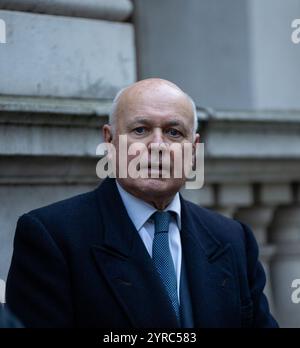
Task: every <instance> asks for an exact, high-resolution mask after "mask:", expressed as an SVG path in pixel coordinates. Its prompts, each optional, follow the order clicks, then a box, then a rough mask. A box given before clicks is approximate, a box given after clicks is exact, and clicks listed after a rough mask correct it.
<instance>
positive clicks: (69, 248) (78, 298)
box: [7, 79, 277, 328]
mask: <svg viewBox="0 0 300 348" xmlns="http://www.w3.org/2000/svg"><path fill="white" fill-rule="evenodd" d="M196 121H197V120H196V111H195V106H194V104H193V102H192V100H191V99H190V98H189V97H188V96H187V95H186V94H185V93H184V92H183V91H182V90H180V89H179V88H178V87H177V86H176V85H174V84H172V83H171V82H169V81H165V80H161V79H147V80H143V81H139V82H137V83H135V84H133V85H131V86H129V87H128V88H126V89H124V90H122V91H121V92H120V93H119V94H118V95H117V97H116V98H115V101H114V104H113V108H112V113H111V117H110V125H105V126H104V127H103V134H104V139H105V141H106V142H107V143H111V144H113V145H115V148H116V158H117V160H118V162H117V166H116V176H117V179H113V178H107V179H105V180H104V181H103V182H102V183H101V184H100V186H99V187H98V188H97V189H96V190H94V191H92V192H89V193H86V194H83V195H79V196H77V197H74V198H71V199H67V200H64V201H62V202H58V203H55V204H52V205H50V206H47V207H44V208H41V209H37V210H34V211H32V212H30V213H28V214H25V215H23V216H22V217H21V218H20V219H19V221H18V225H17V230H16V236H15V243H14V255H13V259H12V264H11V268H10V272H9V276H8V281H7V301H8V303H9V304H10V306H11V308H12V309H13V310H14V311H15V313H16V314H17V315H18V316H19V317H20V319H21V320H22V321H23V322H24V324H25V326H27V327H110V328H131V327H137V328H152V327H156V328H165V327H170V328H180V327H194V328H198V327H277V323H276V321H275V320H274V319H273V317H272V316H271V314H270V312H269V307H268V303H267V299H266V297H265V295H264V294H263V288H264V286H265V275H264V271H263V268H262V266H261V264H260V263H259V262H258V248H257V244H256V241H255V239H254V237H253V234H252V232H251V231H250V230H249V228H248V227H247V226H245V225H243V224H241V223H240V222H238V221H234V220H232V219H228V218H226V217H223V216H221V215H219V214H217V213H214V212H212V211H209V210H206V209H203V208H201V207H199V206H197V205H195V204H192V203H190V202H188V201H186V200H184V199H183V198H182V197H181V196H180V195H179V193H178V191H179V189H180V188H181V187H182V186H183V184H184V183H185V180H186V177H185V176H184V175H183V176H182V177H181V178H180V177H179V178H178V177H175V176H174V175H171V176H170V178H163V176H162V173H163V171H164V170H165V169H164V167H163V163H162V162H161V156H160V157H159V161H158V162H157V163H156V166H157V167H156V169H155V168H154V166H153V167H152V162H151V161H150V162H149V163H148V162H147V164H146V166H145V167H144V168H140V169H142V170H144V172H145V171H146V172H148V174H153V173H156V174H158V178H152V177H151V175H149V177H148V178H144V177H140V178H132V177H130V176H127V177H121V176H120V175H119V173H120V170H121V169H122V168H121V164H120V163H121V162H120V159H118V153H119V150H118V148H119V146H118V145H119V141H120V140H119V135H126V139H127V141H128V148H129V147H130V145H134V144H136V143H139V144H142V145H145V148H146V151H147V152H148V151H149V153H151V151H152V148H151V145H152V144H166V145H172V144H174V143H177V144H180V145H183V144H185V143H192V144H193V148H194V149H195V147H196V144H198V143H199V134H197V133H196V126H197V122H196ZM109 156H110V155H109ZM135 157H136V155H132V154H131V155H128V160H131V159H133V158H135ZM128 162H130V161H128ZM173 167H174V156H173V157H172V163H171V168H173ZM127 169H128V168H127Z"/></svg>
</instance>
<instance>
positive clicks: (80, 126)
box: [0, 0, 300, 327]
mask: <svg viewBox="0 0 300 348" xmlns="http://www.w3.org/2000/svg"><path fill="white" fill-rule="evenodd" d="M296 18H300V0H263V1H262V0H135V1H130V0H85V1H81V0H38V1H34V0H0V20H2V21H1V23H2V25H1V27H2V37H1V36H0V42H1V38H2V43H0V279H1V280H0V302H1V299H2V301H3V298H4V284H5V281H6V278H7V272H8V269H9V265H10V260H11V255H12V250H13V249H12V248H13V237H14V231H15V227H16V222H17V219H18V217H19V216H20V215H22V214H23V213H25V212H28V211H29V210H31V209H33V208H37V207H40V206H43V205H46V204H48V203H51V202H54V201H57V200H60V199H63V198H67V197H70V196H72V195H74V194H77V193H81V192H85V191H88V190H91V189H93V188H94V187H95V186H96V185H98V183H99V179H98V178H97V176H96V163H97V161H98V159H99V158H97V156H96V147H97V145H98V144H99V143H100V142H102V141H103V139H102V134H101V127H102V125H103V124H104V123H106V122H107V115H108V112H109V108H110V105H111V101H112V99H113V97H114V96H115V94H116V92H117V91H118V90H119V89H120V88H122V87H124V86H126V85H128V84H130V83H132V82H134V81H136V80H137V79H143V78H147V77H161V78H166V79H169V80H171V81H173V82H175V83H176V84H178V85H179V86H180V87H181V88H182V89H183V90H185V91H186V92H187V93H188V94H190V95H191V97H193V98H194V100H195V102H196V104H197V106H198V114H199V119H200V128H199V131H200V135H201V137H202V142H204V143H205V154H206V161H205V185H204V187H203V188H202V189H200V190H189V191H183V195H184V196H185V197H186V198H188V199H190V200H192V201H193V202H195V203H197V204H199V205H201V206H204V207H208V208H211V209H214V210H217V211H219V212H220V213H222V214H224V215H227V216H231V217H233V218H236V219H238V220H240V221H243V222H245V223H247V224H248V225H250V226H251V228H252V230H253V231H254V233H255V235H256V238H257V241H258V243H259V245H260V259H261V261H262V263H263V265H264V268H265V271H266V274H267V278H268V281H267V287H266V290H265V292H266V295H267V296H268V299H269V302H270V305H271V309H272V312H273V313H274V315H275V317H276V318H277V320H278V321H279V323H280V325H281V326H288V327H300V303H299V304H296V303H293V302H292V300H291V296H292V293H293V291H294V290H295V289H293V288H292V286H291V285H292V281H293V280H294V279H300V44H295V43H293V41H292V39H291V37H292V33H293V31H294V30H295V29H293V28H292V26H291V25H292V22H293V20H294V19H296ZM3 27H5V28H4V29H5V40H3ZM0 29H1V28H0ZM4 41H5V42H6V43H4ZM103 199H104V200H105V197H103Z"/></svg>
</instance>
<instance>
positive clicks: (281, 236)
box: [270, 204, 300, 328]
mask: <svg viewBox="0 0 300 348" xmlns="http://www.w3.org/2000/svg"><path fill="white" fill-rule="evenodd" d="M270 232H271V236H270V237H271V239H272V241H273V243H274V244H276V255H275V257H274V259H273V260H272V263H271V276H272V282H273V294H274V304H275V306H276V314H277V319H278V320H279V323H280V324H281V326H283V327H295V328H296V327H297V328H299V327H300V303H293V301H292V293H293V291H294V290H295V289H294V288H292V282H293V280H295V279H300V205H299V204H294V205H293V204H290V205H286V206H280V207H278V208H277V210H276V212H275V215H274V220H273V222H272V226H271V229H270Z"/></svg>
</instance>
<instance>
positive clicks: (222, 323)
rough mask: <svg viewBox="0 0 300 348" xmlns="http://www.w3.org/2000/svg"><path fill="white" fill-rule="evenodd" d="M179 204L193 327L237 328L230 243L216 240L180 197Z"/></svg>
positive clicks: (233, 267)
mask: <svg viewBox="0 0 300 348" xmlns="http://www.w3.org/2000/svg"><path fill="white" fill-rule="evenodd" d="M181 207H182V208H181V209H182V210H181V211H182V231H181V243H182V252H183V255H184V257H185V263H186V272H187V276H188V282H189V288H190V295H191V302H192V307H193V314H194V323H195V327H231V326H232V327H237V326H239V325H240V323H239V320H240V313H239V308H240V306H239V298H238V291H239V290H238V285H237V276H236V271H235V265H234V263H233V260H234V257H233V255H232V249H231V246H230V245H229V244H227V245H222V243H220V242H219V241H217V240H216V239H215V237H214V236H213V235H212V234H211V233H210V231H209V230H208V228H207V227H206V225H205V223H203V221H204V220H205V219H202V218H201V216H197V217H196V219H195V216H192V215H191V211H190V210H189V208H188V207H187V203H186V202H185V201H184V200H183V199H182V198H181Z"/></svg>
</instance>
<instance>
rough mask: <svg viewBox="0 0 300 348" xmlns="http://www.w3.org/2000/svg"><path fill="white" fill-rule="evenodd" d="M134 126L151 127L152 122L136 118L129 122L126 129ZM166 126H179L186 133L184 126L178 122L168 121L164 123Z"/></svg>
mask: <svg viewBox="0 0 300 348" xmlns="http://www.w3.org/2000/svg"><path fill="white" fill-rule="evenodd" d="M135 124H143V125H147V126H151V125H152V122H151V121H150V120H149V119H147V118H144V117H138V118H136V119H135V120H134V121H133V122H130V123H129V124H128V127H133V126H134V125H135ZM166 126H169V127H170V126H181V127H182V128H183V129H184V130H185V131H187V128H186V126H185V124H184V123H183V122H182V121H179V120H171V121H168V122H166Z"/></svg>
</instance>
